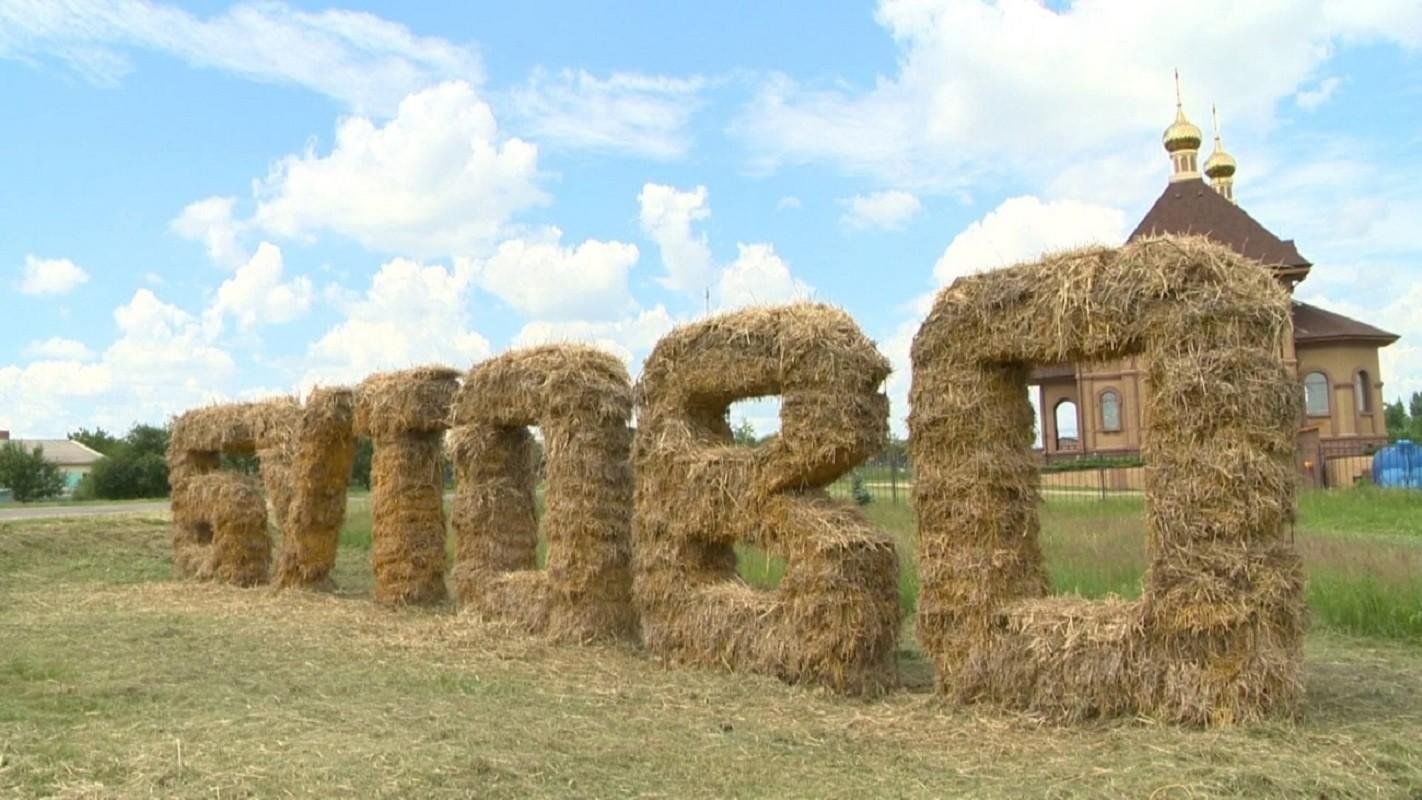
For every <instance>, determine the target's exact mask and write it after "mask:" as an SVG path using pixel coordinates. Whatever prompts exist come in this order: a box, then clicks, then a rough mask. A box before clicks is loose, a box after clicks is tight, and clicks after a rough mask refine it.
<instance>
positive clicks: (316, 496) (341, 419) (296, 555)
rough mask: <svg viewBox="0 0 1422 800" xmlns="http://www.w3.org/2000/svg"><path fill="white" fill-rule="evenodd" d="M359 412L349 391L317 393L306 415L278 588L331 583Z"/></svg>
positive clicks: (295, 449)
mask: <svg viewBox="0 0 1422 800" xmlns="http://www.w3.org/2000/svg"><path fill="white" fill-rule="evenodd" d="M354 413H355V395H354V393H353V392H352V391H351V390H350V389H344V388H334V389H317V390H315V391H313V392H312V393H311V396H310V397H309V398H307V400H306V406H305V407H304V408H303V409H302V411H301V419H300V427H299V429H298V430H297V432H296V435H295V437H294V440H293V441H294V444H293V446H292V448H291V451H292V464H291V470H290V476H291V480H290V485H291V499H290V501H289V503H290V508H289V509H288V510H287V512H286V518H285V522H284V523H283V525H282V550H281V556H280V557H279V558H278V560H277V567H276V572H275V578H274V581H273V582H274V583H275V584H276V585H277V586H279V587H306V588H315V587H325V586H327V585H329V583H330V574H331V568H332V566H334V565H335V561H336V545H337V542H338V541H339V539H340V534H341V524H342V523H343V522H344V521H345V515H346V489H347V485H348V484H349V483H350V474H351V466H352V464H353V463H354V461H355V448H356V445H355V434H354V432H353V428H352V420H353V417H354ZM264 465H265V462H264Z"/></svg>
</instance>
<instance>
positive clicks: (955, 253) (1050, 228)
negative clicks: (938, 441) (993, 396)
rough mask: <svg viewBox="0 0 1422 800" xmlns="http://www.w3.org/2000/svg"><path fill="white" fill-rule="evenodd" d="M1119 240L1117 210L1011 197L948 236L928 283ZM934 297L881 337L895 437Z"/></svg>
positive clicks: (919, 301) (917, 301)
mask: <svg viewBox="0 0 1422 800" xmlns="http://www.w3.org/2000/svg"><path fill="white" fill-rule="evenodd" d="M1125 238H1126V230H1125V215H1124V214H1123V213H1122V212H1121V211H1119V210H1117V209H1114V208H1107V207H1104V206H1095V205H1090V204H1087V203H1079V202H1075V201H1056V202H1044V201H1042V200H1041V199H1039V198H1037V197H1034V196H1031V195H1028V196H1023V197H1012V198H1009V199H1007V200H1004V201H1003V202H1002V203H1001V204H1000V205H998V206H997V207H996V208H994V209H993V210H992V211H989V212H988V213H987V214H985V215H984V216H983V217H982V218H981V219H979V220H976V221H974V222H973V223H971V224H970V225H968V226H967V227H966V228H964V229H963V230H962V231H960V232H959V233H958V234H957V235H956V236H954V237H953V239H952V241H950V242H949V243H948V246H947V247H946V248H944V250H943V254H942V255H941V256H939V258H938V261H937V262H936V263H935V264H934V265H933V282H934V284H935V285H936V286H939V287H941V286H945V285H947V284H949V283H952V282H953V281H954V280H956V279H957V278H959V277H962V276H964V275H971V274H974V273H977V272H984V271H987V270H992V269H998V268H1001V267H1006V266H1011V265H1013V264H1016V263H1020V262H1023V261H1032V260H1036V259H1037V258H1039V257H1040V256H1042V255H1043V254H1044V253H1050V252H1054V251H1059V250H1065V249H1069V248H1072V247H1079V246H1083V245H1088V244H1105V245H1110V246H1118V245H1120V244H1121V243H1122V242H1123V241H1124V240H1125ZM936 295H937V293H936V292H925V293H923V294H920V295H918V296H917V297H915V298H914V299H913V300H912V301H910V302H909V303H907V304H906V305H905V307H904V308H903V309H902V313H904V315H905V316H904V317H903V318H902V319H900V320H899V322H898V323H897V324H895V325H893V326H892V327H891V328H890V329H889V330H888V332H887V335H886V336H885V337H884V344H883V352H884V355H885V357H887V358H888V359H889V364H890V365H891V366H892V367H893V370H894V371H893V372H892V373H891V374H890V375H889V380H888V382H887V384H886V386H885V390H886V391H887V392H888V395H889V422H890V424H891V425H892V426H893V428H894V430H895V431H896V432H898V433H900V434H903V433H905V431H906V430H907V428H906V420H907V418H908V394H909V384H910V381H911V379H912V370H911V364H910V360H909V351H910V348H911V346H912V344H913V337H914V336H916V335H917V334H918V330H919V328H920V327H921V326H922V324H923V321H924V319H925V318H927V316H928V312H929V311H931V310H932V309H933V302H934V300H935V299H936Z"/></svg>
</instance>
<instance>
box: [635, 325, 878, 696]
mask: <svg viewBox="0 0 1422 800" xmlns="http://www.w3.org/2000/svg"><path fill="white" fill-rule="evenodd" d="M888 373H889V365H888V362H887V361H886V360H885V359H884V357H883V356H882V355H880V354H879V352H878V351H877V350H876V349H875V348H874V345H873V343H872V342H870V341H869V340H868V339H867V338H865V336H864V335H863V333H861V332H860V330H859V328H858V326H856V325H855V323H854V321H853V320H852V319H851V318H850V317H849V316H848V315H847V314H845V313H844V312H842V311H840V310H838V309H834V308H830V307H828V306H823V305H816V304H808V303H805V304H796V305H789V306H778V307H767V308H756V309H748V310H744V311H739V312H735V313H731V314H724V315H720V316H714V317H711V318H708V319H706V320H703V321H701V322H698V323H696V324H693V325H688V326H684V327H682V328H679V329H677V330H675V331H673V332H672V333H671V334H669V335H668V336H666V337H665V338H663V339H662V340H661V341H660V342H659V343H658V344H657V346H656V349H655V350H653V352H652V355H651V357H650V358H648V360H647V362H646V365H645V366H644V368H643V371H642V378H641V381H640V382H639V384H638V390H637V424H638V427H637V433H636V437H635V443H634V451H633V462H634V465H635V467H636V496H635V503H634V509H635V510H634V517H633V542H634V548H633V557H634V570H633V596H634V599H635V601H636V603H637V606H638V609H639V611H640V613H641V617H642V636H643V639H644V641H645V643H646V646H647V648H648V649H649V650H650V651H651V652H653V653H655V654H657V655H659V656H662V657H663V658H666V659H668V660H670V661H673V662H680V663H687V664H695V665H701V666H717V667H724V668H728V669H731V670H745V671H750V672H759V673H765V674H770V675H775V676H778V677H779V678H781V679H783V680H786V681H789V682H804V683H815V684H821V685H824V686H827V687H830V688H831V689H834V690H837V691H841V692H847V693H877V692H881V691H884V690H886V689H888V688H889V687H891V686H893V685H894V684H895V683H896V682H897V675H896V668H895V662H894V648H895V642H896V639H897V633H898V621H899V613H900V612H899V603H898V592H897V560H896V555H895V552H894V548H893V544H892V542H891V540H890V539H889V538H888V536H886V535H885V534H884V533H883V532H882V531H880V530H878V529H876V528H875V527H874V526H873V525H872V524H871V523H870V522H869V521H868V520H867V519H866V518H865V517H864V516H863V515H862V513H861V512H860V511H859V510H858V509H857V508H856V507H854V506H851V505H849V504H845V503H839V502H836V501H834V500H831V499H830V498H829V496H828V495H827V494H826V492H825V487H826V486H828V485H829V484H830V483H832V482H833V481H834V480H835V479H837V478H839V477H840V476H842V475H844V474H845V473H846V472H847V471H848V470H850V469H851V468H853V467H854V466H855V465H857V464H859V463H861V462H862V461H863V460H864V459H865V458H867V457H868V456H869V455H871V454H873V453H875V452H877V451H878V449H879V448H880V447H881V446H882V443H883V442H884V439H885V436H886V434H887V428H888V421H887V416H888V401H887V399H886V397H885V396H884V395H883V393H882V392H881V385H882V383H883V381H884V379H885V377H886V376H887V375H888ZM774 394H779V395H781V396H782V404H781V428H780V433H779V435H778V436H776V437H774V438H772V439H771V440H770V441H768V442H766V443H764V444H761V445H759V446H757V447H754V448H749V447H736V446H733V445H732V439H731V431H730V428H729V427H728V425H727V423H726V412H727V409H728V407H729V406H730V404H731V403H732V402H734V401H736V400H739V399H742V398H749V397H760V396H766V395H774ZM737 542H747V543H751V544H755V545H758V546H760V547H762V548H765V549H766V550H768V551H769V552H771V553H775V554H777V555H779V556H782V557H783V558H784V559H785V560H786V562H787V567H786V572H785V575H784V577H783V578H782V580H781V583H780V585H779V587H778V588H777V589H776V590H774V591H757V590H755V589H752V588H751V587H749V586H747V585H746V584H745V583H744V582H742V581H741V580H740V578H739V577H738V576H737V574H736V553H735V550H734V546H735V544H736V543H737Z"/></svg>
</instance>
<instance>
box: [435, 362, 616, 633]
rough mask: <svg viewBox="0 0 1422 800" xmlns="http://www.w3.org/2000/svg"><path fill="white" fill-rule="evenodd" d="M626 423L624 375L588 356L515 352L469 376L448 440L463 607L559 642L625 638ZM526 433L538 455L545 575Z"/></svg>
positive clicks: (457, 585)
mask: <svg viewBox="0 0 1422 800" xmlns="http://www.w3.org/2000/svg"><path fill="white" fill-rule="evenodd" d="M631 416H632V383H631V380H630V379H629V378H628V377H627V370H626V369H625V368H624V367H623V365H622V362H621V361H620V360H618V359H617V358H616V357H614V356H611V355H608V354H607V353H603V352H601V351H598V350H595V349H593V348H590V347H583V346H574V345H554V346H547V347H535V348H530V349H526V350H515V351H512V352H509V353H505V354H503V355H501V356H499V357H497V358H494V359H491V360H489V361H486V362H484V363H482V364H479V365H478V366H476V367H475V368H474V369H473V370H471V371H470V372H469V374H468V376H466V378H465V380H464V386H463V388H461V389H460V391H459V395H458V397H457V398H456V400H455V404H454V411H453V420H454V424H455V426H456V427H455V429H454V430H453V431H452V432H451V433H450V451H451V454H452V458H453V461H454V465H455V474H456V476H457V479H458V490H457V492H456V494H455V505H454V532H455V535H456V537H457V538H458V555H457V563H456V566H455V569H454V582H455V591H456V593H457V595H458V597H459V602H460V605H461V606H462V607H464V608H466V609H469V610H472V611H473V612H475V613H477V614H478V615H480V616H481V617H483V618H485V619H490V620H497V621H503V622H511V623H513V624H516V625H518V626H520V627H522V628H524V629H526V630H528V631H531V632H537V633H546V634H547V635H549V636H550V637H552V638H554V639H558V640H564V641H577V642H581V641H589V640H594V639H618V638H621V639H627V638H633V637H635V635H636V620H637V618H636V612H635V610H634V609H633V606H632V575H631V571H630V570H631V540H630V537H631V533H630V529H631V517H632V472H631V464H630V462H629V460H628V459H629V457H630V451H631V444H632V433H631V430H630V429H629V428H628V427H627V423H628V421H629V420H630V418H631ZM530 425H537V426H539V427H540V428H541V429H542V431H543V443H544V449H545V454H546V455H545V458H544V464H545V469H546V475H547V488H546V495H545V506H544V517H543V524H544V530H545V531H546V532H547V540H548V550H547V569H546V570H545V571H538V570H536V569H534V567H535V551H536V548H537V545H538V523H537V520H536V519H535V515H534V502H533V500H534V498H533V491H534V483H535V477H536V469H537V465H536V464H535V463H534V457H533V449H532V442H531V438H530V436H529V433H528V426H530Z"/></svg>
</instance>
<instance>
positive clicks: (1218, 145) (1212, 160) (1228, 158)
mask: <svg viewBox="0 0 1422 800" xmlns="http://www.w3.org/2000/svg"><path fill="white" fill-rule="evenodd" d="M1210 117H1211V118H1212V119H1213V120H1214V123H1215V150H1214V152H1212V153H1210V157H1209V158H1208V159H1206V160H1205V174H1206V175H1208V176H1209V177H1211V178H1229V177H1232V176H1233V175H1234V170H1235V167H1237V166H1238V165H1237V164H1236V163H1235V161H1234V156H1232V155H1230V154H1229V153H1226V152H1225V149H1224V142H1222V141H1220V112H1219V109H1217V108H1215V107H1214V106H1210Z"/></svg>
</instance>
